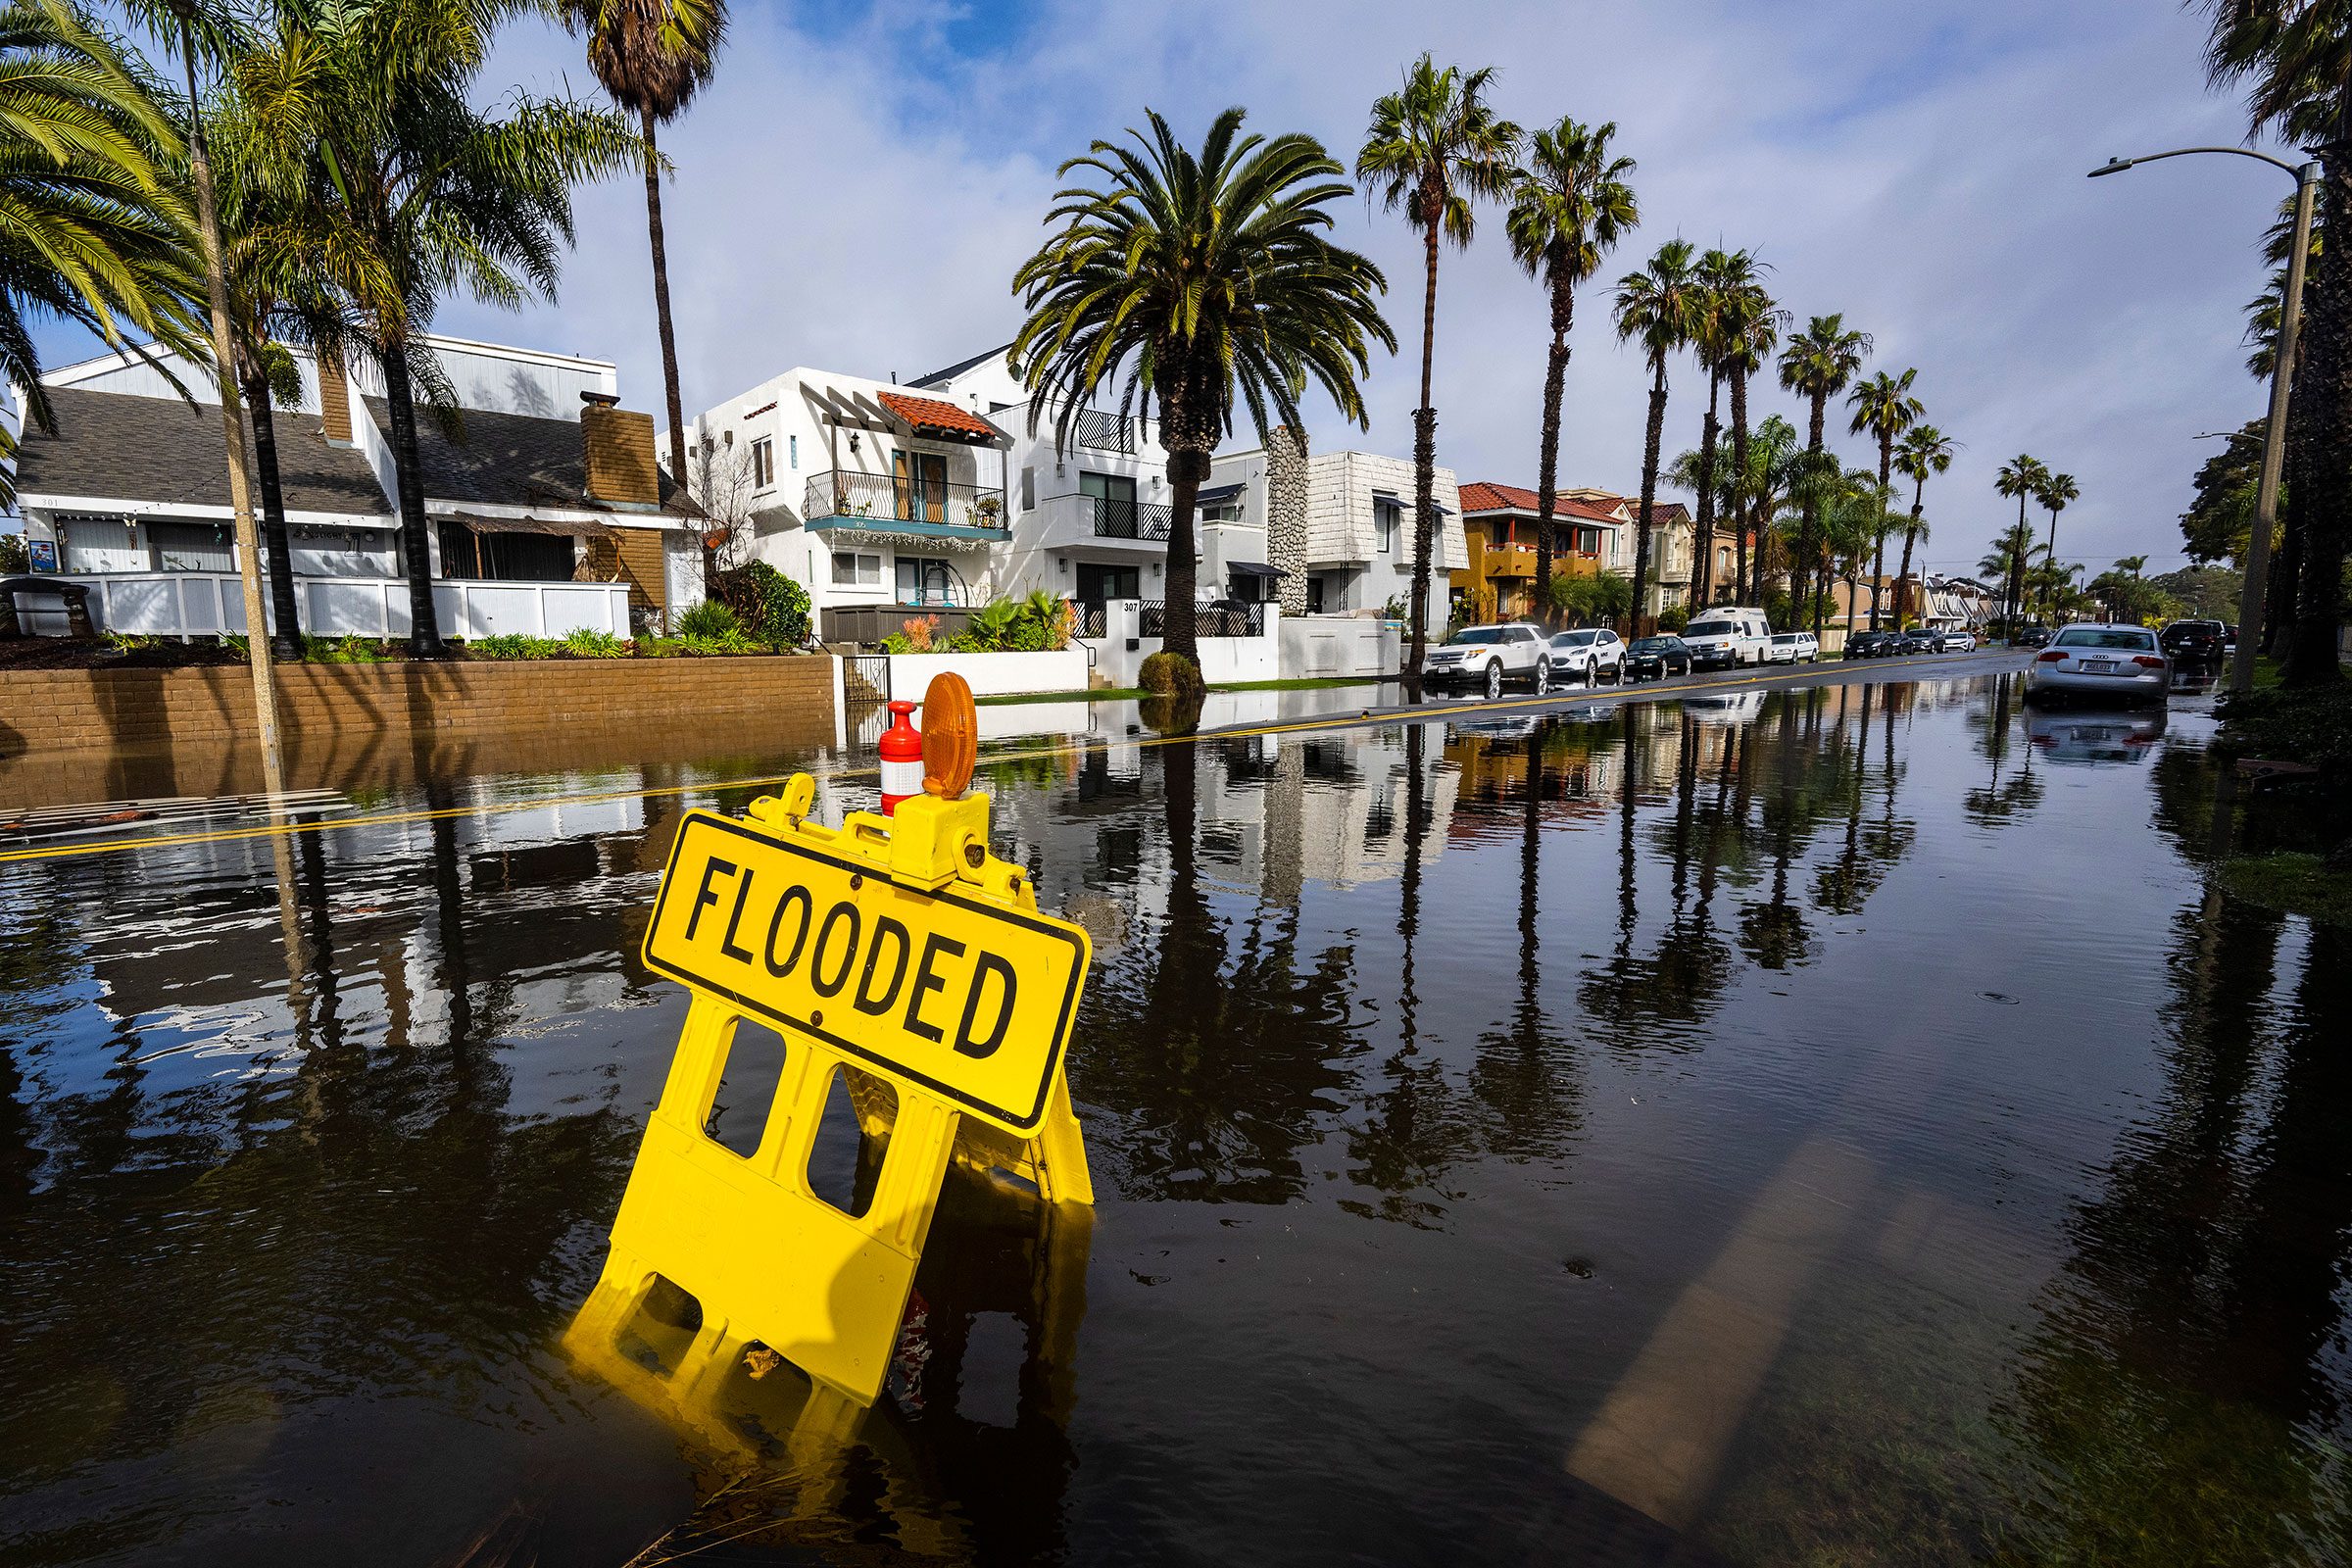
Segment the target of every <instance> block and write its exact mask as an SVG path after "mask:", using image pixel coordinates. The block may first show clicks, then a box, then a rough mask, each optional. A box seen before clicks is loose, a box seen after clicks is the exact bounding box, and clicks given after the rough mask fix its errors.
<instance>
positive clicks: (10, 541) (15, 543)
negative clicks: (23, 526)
mask: <svg viewBox="0 0 2352 1568" xmlns="http://www.w3.org/2000/svg"><path fill="white" fill-rule="evenodd" d="M31 569H32V555H31V552H29V551H27V550H26V549H25V536H24V535H23V534H19V533H0V577H8V576H14V575H16V574H17V573H18V572H23V571H30V570H31Z"/></svg>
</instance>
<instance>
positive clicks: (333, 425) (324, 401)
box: [319, 354, 351, 447]
mask: <svg viewBox="0 0 2352 1568" xmlns="http://www.w3.org/2000/svg"><path fill="white" fill-rule="evenodd" d="M319 434H320V435H323V436H325V437H326V438H327V440H329V441H330V442H332V443H334V444H335V445H336V446H339V447H347V446H349V445H351V382H350V381H349V380H348V379H346V378H345V376H344V374H343V361H342V359H341V358H340V357H339V356H337V355H333V354H327V355H322V356H320V357H319Z"/></svg>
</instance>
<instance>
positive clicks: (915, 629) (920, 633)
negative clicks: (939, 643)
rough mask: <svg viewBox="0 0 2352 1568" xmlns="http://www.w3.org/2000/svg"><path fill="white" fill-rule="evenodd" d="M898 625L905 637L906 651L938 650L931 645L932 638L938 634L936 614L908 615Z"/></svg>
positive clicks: (924, 652) (915, 652)
mask: <svg viewBox="0 0 2352 1568" xmlns="http://www.w3.org/2000/svg"><path fill="white" fill-rule="evenodd" d="M899 625H900V629H901V630H902V631H903V632H904V633H905V635H906V638H907V647H906V650H905V651H906V652H907V653H909V654H928V653H935V652H937V651H938V650H937V649H936V648H935V647H934V646H933V643H934V639H936V638H937V637H938V635H939V617H938V616H937V615H909V616H907V618H906V619H905V620H903V621H901V622H900V623H899Z"/></svg>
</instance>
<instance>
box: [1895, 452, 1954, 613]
mask: <svg viewBox="0 0 2352 1568" xmlns="http://www.w3.org/2000/svg"><path fill="white" fill-rule="evenodd" d="M1959 450H1960V444H1959V443H1958V442H1956V441H1954V440H1953V439H1952V438H1951V437H1950V436H1947V435H1945V434H1944V433H1943V432H1942V431H1941V430H1938V429H1936V427H1935V426H1934V425H1932V424H1915V425H1913V426H1911V428H1910V429H1908V430H1905V431H1904V432H1903V436H1902V441H1901V443H1900V444H1899V445H1898V446H1897V447H1896V449H1895V456H1894V466H1896V467H1897V468H1900V469H1901V470H1902V471H1903V473H1904V475H1905V476H1907V477H1908V478H1909V479H1910V480H1911V520H1910V521H1908V522H1906V523H1905V524H1903V564H1902V567H1901V569H1900V570H1898V571H1897V572H1896V573H1895V577H1894V624H1895V626H1896V628H1897V629H1900V628H1901V626H1902V624H1903V596H1904V595H1905V594H1907V593H1908V592H1909V591H1910V585H1911V549H1912V547H1913V546H1914V545H1916V544H1918V543H1919V541H1920V540H1922V539H1925V538H1926V537H1927V536H1928V525H1927V524H1926V523H1924V522H1922V521H1921V520H1920V509H1921V508H1922V507H1924V506H1925V505H1926V504H1927V494H1928V478H1929V476H1930V475H1931V474H1937V473H1943V472H1945V471H1947V470H1948V469H1949V468H1950V467H1951V466H1952V456H1953V454H1954V453H1956V452H1958V451H1959Z"/></svg>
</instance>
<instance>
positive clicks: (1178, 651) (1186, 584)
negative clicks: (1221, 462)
mask: <svg viewBox="0 0 2352 1568" xmlns="http://www.w3.org/2000/svg"><path fill="white" fill-rule="evenodd" d="M1161 413H1162V414H1163V415H1165V414H1166V413H1167V410H1166V409H1165V408H1164V407H1163V409H1162V410H1161ZM1185 422H1186V423H1188V424H1189V423H1190V422H1191V421H1190V420H1187V421H1185ZM1161 428H1162V429H1165V428H1166V425H1165V424H1164V423H1163V424H1162V426H1161ZM1175 439H1177V440H1179V441H1182V440H1184V439H1185V436H1184V434H1183V432H1182V431H1181V430H1180V431H1179V433H1178V435H1177V436H1176V437H1175ZM1211 444H1213V437H1212V438H1211ZM1207 477H1208V448H1207V447H1206V446H1201V445H1198V444H1194V443H1188V444H1186V445H1183V446H1171V447H1170V448H1169V449H1168V589H1167V598H1166V600H1165V601H1164V602H1163V603H1162V604H1161V606H1160V611H1159V615H1160V644H1159V648H1160V652H1162V653H1166V654H1174V655H1175V656H1176V657H1177V658H1179V659H1182V660H1185V661H1187V662H1190V663H1191V664H1192V665H1193V666H1194V667H1195V668H1196V669H1197V668H1199V667H1200V664H1201V639H1200V631H1199V624H1198V623H1199V620H1200V616H1199V614H1198V613H1197V611H1196V606H1195V600H1196V599H1198V597H1199V588H1198V586H1197V585H1198V583H1199V580H1200V566H1199V564H1198V563H1197V562H1195V561H1194V559H1193V512H1194V506H1195V502H1196V500H1197V498H1198V497H1199V496H1200V494H1201V480H1202V479H1205V478H1207Z"/></svg>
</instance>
